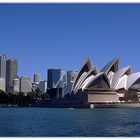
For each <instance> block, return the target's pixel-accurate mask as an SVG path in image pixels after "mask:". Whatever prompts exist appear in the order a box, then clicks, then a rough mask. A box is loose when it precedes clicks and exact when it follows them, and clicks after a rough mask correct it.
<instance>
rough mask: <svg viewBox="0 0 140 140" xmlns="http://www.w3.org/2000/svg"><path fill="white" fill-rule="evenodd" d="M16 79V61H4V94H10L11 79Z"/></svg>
mask: <svg viewBox="0 0 140 140" xmlns="http://www.w3.org/2000/svg"><path fill="white" fill-rule="evenodd" d="M17 78H18V62H17V60H16V59H14V58H12V59H8V60H7V61H6V92H10V91H11V89H12V87H13V79H17Z"/></svg>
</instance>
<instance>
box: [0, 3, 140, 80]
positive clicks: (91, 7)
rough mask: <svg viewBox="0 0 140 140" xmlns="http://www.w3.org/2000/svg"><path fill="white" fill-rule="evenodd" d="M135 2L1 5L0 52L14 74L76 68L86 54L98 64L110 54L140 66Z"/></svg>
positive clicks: (136, 67) (138, 9)
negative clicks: (12, 63)
mask: <svg viewBox="0 0 140 140" xmlns="http://www.w3.org/2000/svg"><path fill="white" fill-rule="evenodd" d="M139 15H140V4H0V19H1V26H0V30H1V32H0V38H1V41H0V46H1V47H0V53H1V54H6V55H7V56H9V57H15V58H17V59H18V62H19V72H18V74H19V76H22V75H25V76H28V77H31V78H32V77H33V74H35V73H39V74H40V75H41V79H42V80H46V79H47V69H50V68H56V69H57V68H61V69H63V70H65V71H69V70H78V69H79V67H80V65H81V64H82V63H83V61H85V60H86V58H87V57H90V58H91V59H92V60H93V63H95V65H97V66H98V68H99V69H101V68H102V67H103V66H104V65H105V64H106V63H107V62H108V61H110V60H111V59H112V58H117V57H119V58H120V59H121V67H125V66H127V65H130V66H132V67H133V72H137V71H140V62H139V51H140V48H139V45H140V41H139V32H140V27H139V24H140V19H139Z"/></svg>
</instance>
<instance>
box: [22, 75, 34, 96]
mask: <svg viewBox="0 0 140 140" xmlns="http://www.w3.org/2000/svg"><path fill="white" fill-rule="evenodd" d="M20 92H23V93H25V94H27V93H28V92H32V82H31V79H30V78H29V77H23V76H22V77H21V78H20Z"/></svg>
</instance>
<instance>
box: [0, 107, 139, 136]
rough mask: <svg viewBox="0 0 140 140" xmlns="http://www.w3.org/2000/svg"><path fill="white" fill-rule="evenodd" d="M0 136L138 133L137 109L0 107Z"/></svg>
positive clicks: (121, 134) (125, 134)
mask: <svg viewBox="0 0 140 140" xmlns="http://www.w3.org/2000/svg"><path fill="white" fill-rule="evenodd" d="M0 136H22V137H23V136H43V137H44V136H45V137H52V136H54V137H55V136H57V137H59V136H91V137H94V136H97V137H103V136H140V109H139V108H120V109H119V108H110V109H109V108H108V109H107V108H104V109H93V110H91V109H74V110H70V109H67V108H65V109H61V108H0Z"/></svg>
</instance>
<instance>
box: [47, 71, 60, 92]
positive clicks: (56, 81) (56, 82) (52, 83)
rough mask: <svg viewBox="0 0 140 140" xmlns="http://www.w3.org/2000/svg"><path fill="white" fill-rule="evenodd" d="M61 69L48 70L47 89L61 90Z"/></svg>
mask: <svg viewBox="0 0 140 140" xmlns="http://www.w3.org/2000/svg"><path fill="white" fill-rule="evenodd" d="M61 74H62V73H61V69H48V74H47V75H48V80H47V82H48V83H47V88H49V89H50V88H59V87H60V85H61V84H60V83H61Z"/></svg>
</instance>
